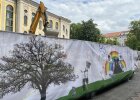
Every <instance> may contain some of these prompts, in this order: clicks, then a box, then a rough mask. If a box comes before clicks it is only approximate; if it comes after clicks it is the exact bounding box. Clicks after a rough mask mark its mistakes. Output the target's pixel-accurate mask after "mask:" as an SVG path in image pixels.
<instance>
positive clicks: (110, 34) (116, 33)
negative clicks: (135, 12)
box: [103, 31, 129, 38]
mask: <svg viewBox="0 0 140 100" xmlns="http://www.w3.org/2000/svg"><path fill="white" fill-rule="evenodd" d="M128 32H129V31H121V32H112V33H106V34H103V36H104V37H106V38H112V37H119V36H120V35H125V34H127V33H128Z"/></svg>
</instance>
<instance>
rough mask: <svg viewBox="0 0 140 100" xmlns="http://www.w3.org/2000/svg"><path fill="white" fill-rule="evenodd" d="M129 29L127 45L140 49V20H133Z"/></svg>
mask: <svg viewBox="0 0 140 100" xmlns="http://www.w3.org/2000/svg"><path fill="white" fill-rule="evenodd" d="M129 29H130V32H129V34H128V36H127V41H126V45H127V46H129V47H130V48H132V49H135V50H140V20H138V21H132V22H131V23H130V27H129Z"/></svg>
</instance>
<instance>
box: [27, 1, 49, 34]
mask: <svg viewBox="0 0 140 100" xmlns="http://www.w3.org/2000/svg"><path fill="white" fill-rule="evenodd" d="M40 18H42V20H43V26H44V29H43V31H44V33H45V35H46V33H47V26H48V24H49V23H48V17H47V14H46V8H45V6H44V4H43V2H40V4H39V7H38V10H37V12H36V14H35V17H34V19H33V22H32V24H31V26H30V30H29V32H30V33H32V34H35V31H36V28H37V25H38V22H39V19H40Z"/></svg>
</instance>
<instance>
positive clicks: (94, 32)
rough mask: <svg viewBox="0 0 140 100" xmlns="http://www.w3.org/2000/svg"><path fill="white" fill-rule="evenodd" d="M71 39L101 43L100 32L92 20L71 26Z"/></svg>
mask: <svg viewBox="0 0 140 100" xmlns="http://www.w3.org/2000/svg"><path fill="white" fill-rule="evenodd" d="M70 33H71V39H79V40H86V41H94V42H99V39H100V30H99V29H98V28H97V24H95V23H94V22H93V20H92V19H90V20H88V21H82V23H81V24H79V23H78V24H72V25H71V32H70Z"/></svg>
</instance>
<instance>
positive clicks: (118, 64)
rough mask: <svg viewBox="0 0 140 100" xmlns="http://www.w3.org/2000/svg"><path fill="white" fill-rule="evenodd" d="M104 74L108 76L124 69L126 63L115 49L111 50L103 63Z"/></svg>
mask: <svg viewBox="0 0 140 100" xmlns="http://www.w3.org/2000/svg"><path fill="white" fill-rule="evenodd" d="M104 69H105V74H106V75H109V76H110V77H111V76H112V75H114V74H118V73H120V72H125V71H126V63H125V61H124V59H123V57H122V55H120V54H119V53H118V52H117V51H112V52H110V54H109V55H108V60H107V61H106V63H105V68H104Z"/></svg>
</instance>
